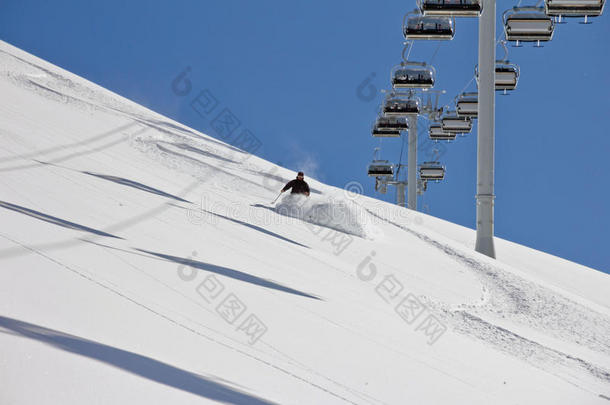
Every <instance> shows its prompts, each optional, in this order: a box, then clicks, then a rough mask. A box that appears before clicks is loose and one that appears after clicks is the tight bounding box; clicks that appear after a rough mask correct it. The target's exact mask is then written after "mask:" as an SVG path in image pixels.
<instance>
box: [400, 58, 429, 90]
mask: <svg viewBox="0 0 610 405" xmlns="http://www.w3.org/2000/svg"><path fill="white" fill-rule="evenodd" d="M435 76H436V72H435V70H434V67H432V66H428V65H426V64H425V63H417V62H409V63H408V64H406V63H401V64H400V65H398V66H396V67H395V68H394V69H392V87H394V88H395V89H430V88H432V87H434V79H435Z"/></svg>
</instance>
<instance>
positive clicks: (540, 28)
mask: <svg viewBox="0 0 610 405" xmlns="http://www.w3.org/2000/svg"><path fill="white" fill-rule="evenodd" d="M502 19H503V21H504V34H505V36H506V40H507V41H516V46H519V41H521V42H536V43H537V44H538V46H540V41H550V40H551V39H552V38H553V32H554V29H555V23H554V22H553V19H552V18H551V17H549V16H548V15H547V14H546V13H545V9H544V8H542V7H513V8H512V9H509V10H506V11H505V12H504V14H503V16H502Z"/></svg>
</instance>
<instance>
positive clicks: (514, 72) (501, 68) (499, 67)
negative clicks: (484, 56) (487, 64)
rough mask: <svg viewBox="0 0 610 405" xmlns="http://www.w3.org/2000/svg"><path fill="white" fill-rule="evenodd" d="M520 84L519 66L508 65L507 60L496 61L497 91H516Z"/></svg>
mask: <svg viewBox="0 0 610 405" xmlns="http://www.w3.org/2000/svg"><path fill="white" fill-rule="evenodd" d="M518 82H519V66H517V65H515V64H510V63H508V61H507V60H499V61H496V90H497V91H504V93H505V94H506V91H507V90H515V88H517V83H518Z"/></svg>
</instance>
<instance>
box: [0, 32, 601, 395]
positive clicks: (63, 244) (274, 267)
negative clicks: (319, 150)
mask: <svg viewBox="0 0 610 405" xmlns="http://www.w3.org/2000/svg"><path fill="white" fill-rule="evenodd" d="M193 94H195V93H193ZM169 96H174V95H173V94H171V93H170V92H169V89H168V97H169ZM189 97H191V96H189ZM229 141H231V140H229ZM229 143H231V142H229ZM293 177H294V173H293V172H290V171H288V170H286V169H284V168H281V167H277V166H275V165H273V164H271V163H269V162H267V161H264V160H262V159H260V158H258V157H256V156H254V155H250V154H248V153H247V152H244V151H241V150H239V149H237V148H235V147H234V146H231V145H229V144H225V143H223V142H220V141H218V140H215V139H213V138H211V137H208V136H206V135H204V134H201V133H199V132H197V131H195V130H192V129H190V128H187V127H185V126H183V125H181V124H180V123H178V122H175V121H172V120H170V119H168V118H166V117H163V116H161V115H159V114H157V113H154V112H152V111H150V110H147V109H146V108H143V107H141V106H138V105H137V104H134V103H133V102H130V101H129V100H126V99H124V98H122V97H120V96H118V95H116V94H114V93H112V92H109V91H107V90H105V89H103V88H101V87H99V86H97V85H94V84H92V83H90V82H88V81H86V80H84V79H82V78H79V77H77V76H75V75H73V74H71V73H69V72H66V71H64V70H62V69H60V68H58V67H56V66H53V65H51V64H49V63H47V62H45V61H42V60H40V59H38V58H36V57H34V56H32V55H29V54H27V53H25V52H23V51H21V50H19V49H16V48H14V47H12V46H10V45H8V44H6V43H0V404H2V405H5V404H11V405H12V404H110V403H141V404H170V403H171V404H201V403H230V404H269V403H278V404H343V403H351V404H543V403H544V404H608V403H610V294H609V291H610V277H609V276H608V275H607V274H604V273H602V272H599V271H596V270H593V269H590V268H586V267H584V266H581V265H578V264H575V263H572V262H569V261H566V260H563V259H561V258H558V257H554V256H551V255H548V254H545V253H542V252H539V251H536V250H533V249H530V248H527V247H524V246H520V245H517V244H514V243H511V242H508V241H504V240H500V239H497V240H496V243H497V245H496V249H497V255H498V259H497V260H491V259H489V258H487V257H485V256H482V255H480V254H478V253H476V252H474V251H473V244H474V231H472V230H470V229H467V228H464V227H461V226H457V225H455V224H451V223H448V222H446V221H443V220H440V219H438V218H434V217H431V216H427V215H424V214H421V213H416V212H412V211H409V210H407V209H404V208H400V207H396V206H393V205H390V204H387V203H384V202H381V201H378V200H375V199H372V198H369V197H364V196H361V195H354V194H351V193H347V192H344V191H343V190H340V189H337V188H334V187H330V186H327V185H325V184H322V183H320V182H317V181H315V180H313V179H307V180H308V181H309V183H310V186H311V187H312V189H313V193H312V195H311V197H310V199H306V200H304V201H303V200H302V199H299V198H293V197H290V196H288V195H285V196H283V197H282V198H281V199H280V200H279V201H278V203H277V204H271V201H272V200H273V199H274V198H275V196H276V195H277V192H278V190H279V189H280V188H281V186H283V184H284V183H285V182H286V181H288V180H290V179H291V178H293Z"/></svg>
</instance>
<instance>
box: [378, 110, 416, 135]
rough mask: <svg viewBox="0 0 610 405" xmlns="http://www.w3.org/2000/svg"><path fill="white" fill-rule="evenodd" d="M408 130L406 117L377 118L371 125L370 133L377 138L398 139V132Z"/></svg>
mask: <svg viewBox="0 0 610 405" xmlns="http://www.w3.org/2000/svg"><path fill="white" fill-rule="evenodd" d="M408 128H409V125H408V121H407V119H406V117H396V116H394V117H388V116H383V115H382V116H379V117H377V120H376V121H375V123H374V124H373V128H372V130H371V133H372V135H373V136H374V137H377V138H398V137H399V136H400V131H404V130H406V129H408Z"/></svg>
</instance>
